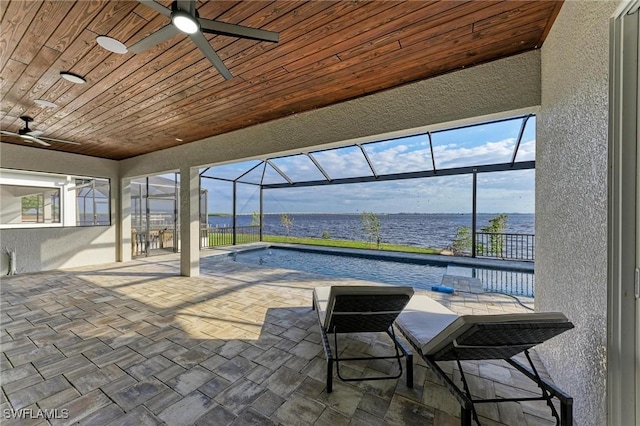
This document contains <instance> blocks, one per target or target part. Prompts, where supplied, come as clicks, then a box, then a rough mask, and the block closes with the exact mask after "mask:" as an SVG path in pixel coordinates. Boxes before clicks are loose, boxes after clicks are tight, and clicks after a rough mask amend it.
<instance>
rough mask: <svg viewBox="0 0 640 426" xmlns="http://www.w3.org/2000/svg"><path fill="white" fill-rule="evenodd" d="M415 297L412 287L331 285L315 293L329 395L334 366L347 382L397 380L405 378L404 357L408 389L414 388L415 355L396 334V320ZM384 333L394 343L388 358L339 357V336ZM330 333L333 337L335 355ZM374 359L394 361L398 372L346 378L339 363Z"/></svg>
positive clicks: (315, 306)
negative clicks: (413, 296) (394, 326)
mask: <svg viewBox="0 0 640 426" xmlns="http://www.w3.org/2000/svg"><path fill="white" fill-rule="evenodd" d="M412 295H413V288H411V287H397V286H396V287H387V286H330V287H317V288H315V289H314V291H313V302H312V309H313V310H315V311H316V313H317V314H318V321H319V324H320V334H321V336H322V344H323V346H324V352H325V357H326V359H327V376H326V378H327V393H331V392H332V391H333V364H334V363H335V365H336V373H337V376H338V378H339V379H340V380H342V381H345V382H352V381H365V380H387V379H397V378H399V377H401V376H402V373H403V369H402V362H401V358H403V357H404V358H405V359H406V362H405V364H406V372H407V387H409V388H412V387H413V354H412V353H411V351H410V350H409V349H408V348H407V347H406V346H405V345H404V344H403V343H402V342H401V341H400V340H398V338H397V337H396V335H395V331H394V329H393V321H394V320H395V319H396V317H397V316H398V314H400V312H401V311H402V309H403V308H404V307H405V306H406V304H407V303H408V302H409V300H410V298H411V296H412ZM375 332H384V333H386V334H387V335H388V336H389V337H390V338H391V340H392V342H393V346H394V350H395V353H394V354H392V355H385V356H368V357H340V356H339V354H340V349H339V346H338V334H343V333H375ZM329 334H333V335H334V349H335V354H334V353H333V352H332V350H331V345H330V343H329V337H328V335H329ZM373 359H395V360H396V361H397V363H398V373H397V374H391V375H383V376H374V377H344V376H343V375H342V374H341V373H340V362H343V361H365V360H373Z"/></svg>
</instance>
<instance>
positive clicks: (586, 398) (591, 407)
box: [535, 1, 618, 425]
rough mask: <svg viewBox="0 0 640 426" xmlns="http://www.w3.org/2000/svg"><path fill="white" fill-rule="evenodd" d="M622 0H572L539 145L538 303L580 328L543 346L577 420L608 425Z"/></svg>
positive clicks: (545, 50)
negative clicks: (611, 176)
mask: <svg viewBox="0 0 640 426" xmlns="http://www.w3.org/2000/svg"><path fill="white" fill-rule="evenodd" d="M617 6H618V2H608V1H568V2H566V3H565V4H564V5H563V6H562V9H561V11H560V14H559V15H558V17H557V19H556V21H555V24H554V26H553V28H552V30H551V32H550V33H549V36H548V37H547V40H546V41H545V44H544V45H543V47H542V104H541V108H540V111H539V115H538V120H537V149H536V152H537V154H536V245H537V247H536V266H535V274H536V309H537V310H542V311H561V312H564V313H565V314H566V315H567V317H568V318H569V319H570V320H571V321H572V322H573V323H574V324H575V326H576V328H575V329H574V330H572V331H570V332H568V333H565V334H564V335H562V336H559V337H557V338H555V339H554V342H553V344H551V343H550V344H547V345H544V346H543V347H542V348H541V349H540V352H541V355H542V357H543V359H544V361H545V365H546V366H547V368H548V369H549V371H550V373H551V375H552V377H553V378H554V380H555V381H556V383H557V384H558V385H559V386H560V387H561V388H562V389H564V390H565V391H567V392H568V393H569V394H571V395H572V396H573V397H574V398H575V399H574V404H575V405H574V407H575V415H576V419H577V421H578V424H581V425H603V424H606V399H605V378H606V354H605V348H606V325H607V322H606V321H607V315H606V307H607V132H608V69H609V56H608V55H609V30H608V28H609V18H610V17H611V16H612V14H613V12H614V11H615V9H616V7H617Z"/></svg>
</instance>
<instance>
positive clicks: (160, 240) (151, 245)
mask: <svg viewBox="0 0 640 426" xmlns="http://www.w3.org/2000/svg"><path fill="white" fill-rule="evenodd" d="M153 228H154V227H151V229H150V230H149V235H148V236H147V233H146V232H144V231H141V232H138V231H137V230H135V229H134V230H131V256H132V257H136V256H145V255H147V254H148V252H149V250H155V249H163V250H171V251H176V248H177V245H176V244H177V241H178V238H174V237H175V236H174V235H173V234H174V232H173V229H167V227H166V226H161V227H160V226H158V227H157V228H158V229H153Z"/></svg>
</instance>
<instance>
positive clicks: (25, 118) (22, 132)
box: [18, 115, 33, 136]
mask: <svg viewBox="0 0 640 426" xmlns="http://www.w3.org/2000/svg"><path fill="white" fill-rule="evenodd" d="M20 120H23V121H24V129H20V130H18V134H19V135H20V136H23V135H28V134H29V133H31V129H30V128H29V123H30V122H32V121H33V118H31V117H29V116H26V115H23V116H22V117H20Z"/></svg>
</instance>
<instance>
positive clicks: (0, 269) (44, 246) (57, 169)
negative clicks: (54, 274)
mask: <svg viewBox="0 0 640 426" xmlns="http://www.w3.org/2000/svg"><path fill="white" fill-rule="evenodd" d="M0 167H2V168H10V169H21V170H31V171H40V172H50V173H61V174H72V175H79V176H91V177H104V178H109V179H111V217H112V225H111V226H96V227H59V228H28V229H25V228H20V229H2V230H0V250H1V251H2V253H0V259H1V261H0V274H1V275H4V274H6V273H7V269H8V256H7V255H6V253H5V249H15V251H16V255H17V262H16V263H17V267H18V272H20V273H26V272H38V271H44V270H51V269H58V268H70V267H75V266H85V265H97V264H100V263H107V262H115V261H116V260H117V245H116V235H117V233H116V227H117V226H116V222H117V217H116V215H115V212H116V195H117V194H118V192H119V186H118V181H119V180H118V162H117V161H111V160H103V159H98V158H93V157H87V156H83V155H75V154H66V153H61V152H56V151H53V150H47V149H39V148H30V147H23V146H18V145H10V144H1V145H0Z"/></svg>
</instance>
